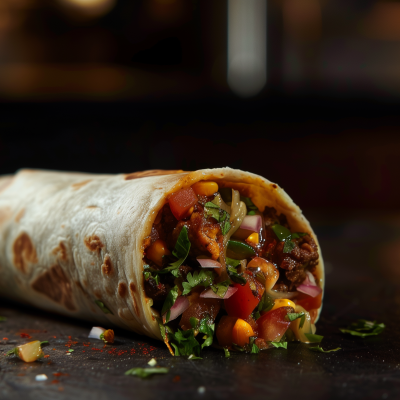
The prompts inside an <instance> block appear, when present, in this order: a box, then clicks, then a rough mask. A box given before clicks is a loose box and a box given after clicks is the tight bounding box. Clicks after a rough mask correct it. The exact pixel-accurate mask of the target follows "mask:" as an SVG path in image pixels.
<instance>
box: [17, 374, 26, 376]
mask: <svg viewBox="0 0 400 400" xmlns="http://www.w3.org/2000/svg"><path fill="white" fill-rule="evenodd" d="M17 376H25V374H17Z"/></svg>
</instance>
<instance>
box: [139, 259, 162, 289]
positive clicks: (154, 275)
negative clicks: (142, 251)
mask: <svg viewBox="0 0 400 400" xmlns="http://www.w3.org/2000/svg"><path fill="white" fill-rule="evenodd" d="M158 273H159V271H158V270H156V269H154V268H151V267H150V265H147V264H146V265H143V275H144V279H146V281H148V280H149V279H154V280H155V282H156V285H159V284H160V277H159V275H158Z"/></svg>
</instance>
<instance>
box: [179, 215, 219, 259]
mask: <svg viewBox="0 0 400 400" xmlns="http://www.w3.org/2000/svg"><path fill="white" fill-rule="evenodd" d="M183 226H186V227H187V228H188V235H189V240H190V243H191V247H190V253H189V254H190V256H192V257H196V256H199V255H209V256H210V257H211V258H212V259H213V260H217V259H218V257H219V254H220V251H221V249H220V246H221V244H222V240H223V236H222V232H221V227H220V225H219V223H218V222H217V221H216V220H215V219H214V218H211V217H208V218H204V211H203V210H201V209H200V208H199V211H194V212H193V213H192V215H191V216H190V219H189V220H187V221H184V220H182V221H179V222H178V224H177V226H176V228H175V229H174V231H173V238H174V241H175V242H176V240H177V239H178V236H179V233H180V232H181V230H182V228H183Z"/></svg>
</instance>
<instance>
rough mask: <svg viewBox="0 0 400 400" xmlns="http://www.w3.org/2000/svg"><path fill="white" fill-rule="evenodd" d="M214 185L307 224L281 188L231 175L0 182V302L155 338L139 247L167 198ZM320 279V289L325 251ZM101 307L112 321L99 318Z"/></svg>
mask: <svg viewBox="0 0 400 400" xmlns="http://www.w3.org/2000/svg"><path fill="white" fill-rule="evenodd" d="M200 180H213V181H216V182H218V184H219V186H220V187H232V188H234V189H238V190H240V192H241V194H242V195H244V196H248V197H250V198H251V199H252V200H253V202H254V204H255V205H256V206H257V207H258V208H259V209H260V210H261V211H262V210H264V208H265V207H266V206H269V207H274V208H275V209H276V210H277V211H278V214H280V213H284V214H285V215H286V217H287V220H288V223H289V225H290V227H291V229H292V231H296V232H308V233H310V234H311V236H312V237H313V238H314V240H315V241H316V243H318V241H317V238H316V236H315V234H314V232H313V231H312V229H311V227H310V225H309V223H308V221H307V220H306V219H305V218H304V216H303V215H302V213H301V210H300V209H299V207H298V206H296V205H295V204H294V203H293V201H292V199H291V198H290V197H289V196H288V195H287V194H286V193H285V192H284V190H283V189H281V188H280V187H279V186H278V185H276V184H274V183H272V182H270V181H268V180H267V179H264V178H262V177H261V176H258V175H255V174H252V173H249V172H244V171H240V170H234V169H231V168H218V169H204V170H199V171H195V172H184V171H161V170H152V171H144V172H136V173H133V174H120V175H94V174H81V173H67V172H53V171H35V170H21V171H19V172H18V173H17V174H15V175H13V176H5V177H2V178H0V239H1V240H0V274H1V275H0V276H1V279H0V295H2V296H4V297H8V298H11V299H14V300H16V301H19V302H25V303H27V304H30V305H34V306H36V307H40V308H43V309H45V310H49V311H53V312H57V313H61V314H65V315H69V316H72V317H77V318H82V319H85V320H90V321H94V322H96V323H98V324H100V325H102V326H104V327H110V326H111V325H116V326H120V327H122V328H125V329H129V330H132V331H135V332H137V333H139V334H143V335H147V336H150V337H152V338H157V339H161V335H160V332H159V328H158V323H157V321H156V318H155V317H156V316H157V311H155V310H154V309H152V308H151V307H150V304H151V301H150V299H148V298H146V295H145V292H144V285H143V261H142V258H143V247H142V244H143V239H144V238H145V237H146V236H148V235H149V234H150V232H151V227H152V224H153V222H154V219H155V218H156V216H157V213H158V212H159V210H160V209H161V208H162V206H163V205H164V204H165V203H166V201H167V197H168V195H169V194H171V193H173V192H175V191H177V190H179V189H181V188H185V187H189V186H191V185H193V184H194V183H195V182H197V181H200ZM319 254H320V258H319V264H318V266H317V270H316V276H317V279H319V284H320V286H321V287H322V288H323V287H324V268H323V260H322V255H321V251H319ZM96 301H101V302H102V303H104V305H105V306H106V307H107V308H108V309H109V310H110V311H111V312H112V314H111V313H108V314H106V313H104V312H103V311H102V310H101V308H100V307H98V305H97V304H96Z"/></svg>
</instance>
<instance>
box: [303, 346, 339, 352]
mask: <svg viewBox="0 0 400 400" xmlns="http://www.w3.org/2000/svg"><path fill="white" fill-rule="evenodd" d="M308 349H309V350H311V351H316V352H319V353H331V352H332V351H338V350H341V348H340V347H337V348H336V349H332V350H324V349H323V348H322V347H321V346H315V347H309V348H308Z"/></svg>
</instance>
